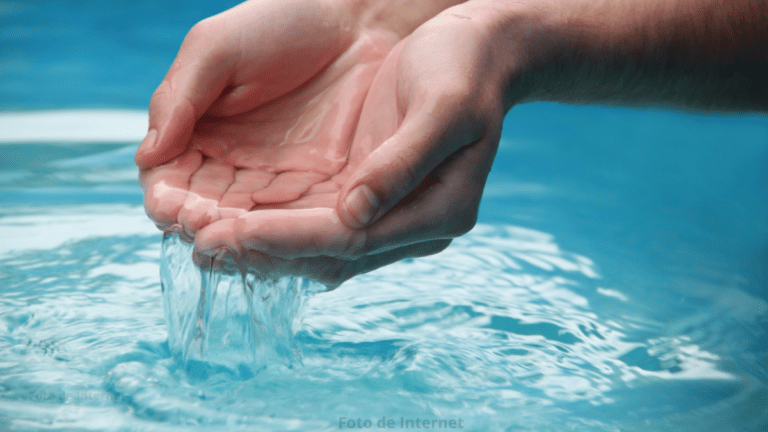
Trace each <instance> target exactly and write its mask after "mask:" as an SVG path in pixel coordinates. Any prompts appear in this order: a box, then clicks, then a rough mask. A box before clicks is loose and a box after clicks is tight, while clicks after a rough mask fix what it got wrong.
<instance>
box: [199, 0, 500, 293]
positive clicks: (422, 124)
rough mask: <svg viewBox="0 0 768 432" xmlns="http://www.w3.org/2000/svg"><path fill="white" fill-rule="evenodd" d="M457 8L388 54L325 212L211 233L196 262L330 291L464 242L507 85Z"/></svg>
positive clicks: (224, 225)
mask: <svg viewBox="0 0 768 432" xmlns="http://www.w3.org/2000/svg"><path fill="white" fill-rule="evenodd" d="M464 9H465V8H464V7H463V6H459V7H455V8H452V9H448V10H446V11H445V12H443V13H441V14H439V15H438V16H436V17H435V18H433V19H432V20H430V21H428V22H427V23H425V24H424V25H422V26H421V27H419V28H418V29H417V30H416V31H415V32H414V33H413V34H411V35H410V36H408V37H407V38H406V39H405V40H403V41H402V42H401V43H400V44H398V45H397V46H396V47H395V48H394V49H392V50H391V51H390V52H389V54H388V56H387V57H386V59H385V60H384V61H383V63H382V65H381V67H380V68H379V69H378V73H377V74H376V77H375V78H374V79H373V81H372V83H371V85H370V91H369V92H368V94H367V96H366V98H365V103H364V105H363V107H362V111H361V114H360V120H359V122H358V124H357V129H356V131H355V136H354V139H353V141H352V145H351V147H350V149H349V157H348V160H347V165H346V166H345V167H344V169H343V170H342V171H341V172H340V173H339V174H338V175H337V176H336V177H335V178H336V180H337V184H338V185H340V186H341V187H340V190H335V191H333V192H332V193H329V194H327V195H325V196H324V197H323V199H322V203H321V202H320V200H318V201H317V202H315V203H313V204H314V205H313V206H314V207H321V208H314V209H305V210H285V209H283V210H263V211H255V212H250V213H247V214H244V215H241V216H240V217H238V218H236V219H226V220H221V221H218V222H216V223H213V224H210V225H208V226H207V227H205V228H203V229H202V230H200V232H199V233H198V235H197V238H196V258H197V260H198V262H200V263H204V262H205V261H206V256H218V257H219V258H220V259H222V260H223V261H225V262H230V263H234V264H236V265H240V266H245V267H250V268H256V269H259V270H260V271H262V272H269V274H270V275H271V276H279V275H282V274H294V275H301V276H306V277H309V278H311V279H315V280H318V281H320V282H322V283H325V284H327V285H329V286H332V287H333V286H337V285H339V284H340V283H341V282H343V281H345V280H347V279H349V278H350V277H352V276H354V275H356V274H359V273H363V272H367V271H370V270H373V269H375V268H378V267H381V266H383V265H386V264H389V263H391V262H394V261H397V260H400V259H403V258H406V257H415V256H424V255H429V254H432V253H436V252H439V251H441V250H443V249H444V248H446V247H447V246H448V245H449V244H450V242H451V239H452V238H454V237H456V236H459V235H462V234H464V233H466V232H467V231H469V230H470V229H471V228H472V227H473V226H474V224H475V221H476V218H477V210H478V206H479V202H480V197H481V195H482V190H483V187H484V184H485V180H486V177H487V175H488V172H489V171H490V167H491V165H492V162H493V158H494V155H495V151H496V148H497V145H498V141H499V137H500V132H501V123H502V120H503V117H504V105H503V97H502V91H501V90H502V85H503V81H504V80H503V78H504V77H503V76H502V74H501V72H500V70H498V69H496V68H495V66H496V65H495V64H494V62H493V59H494V49H493V45H492V44H490V43H488V40H487V37H488V35H487V34H486V33H485V32H484V31H483V28H482V27H481V26H482V24H483V23H482V21H477V20H468V19H465V18H464V17H463V16H462V13H463V12H464ZM468 12H471V11H468ZM358 187H362V188H363V189H358ZM356 190H357V192H356ZM350 191H352V192H350ZM305 199H307V198H304V197H303V198H300V199H299V200H297V201H295V202H294V203H299V202H301V201H302V200H305ZM307 207H309V206H307ZM322 207H330V208H322Z"/></svg>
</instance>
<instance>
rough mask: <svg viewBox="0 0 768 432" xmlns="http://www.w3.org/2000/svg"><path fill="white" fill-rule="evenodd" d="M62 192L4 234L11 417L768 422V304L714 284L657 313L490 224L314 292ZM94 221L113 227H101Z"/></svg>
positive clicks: (521, 231) (84, 424)
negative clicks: (47, 226)
mask: <svg viewBox="0 0 768 432" xmlns="http://www.w3.org/2000/svg"><path fill="white" fill-rule="evenodd" d="M48 211H49V212H50V214H48V215H47V217H49V218H51V219H55V220H57V222H58V225H57V226H58V227H60V229H61V230H62V231H61V232H60V233H59V237H56V238H55V239H53V240H51V239H47V240H46V239H43V238H41V239H39V241H36V243H34V244H29V245H28V247H24V246H23V245H20V244H18V243H17V244H16V245H15V247H14V250H12V251H11V250H7V249H0V277H2V279H1V280H2V287H0V288H1V289H2V296H0V376H2V381H0V399H2V403H0V429H3V430H15V429H18V430H42V429H52V430H64V429H66V430H137V431H139V430H140V431H146V430H176V429H175V428H181V429H183V430H190V429H191V430H205V431H208V430H248V431H253V430H328V431H331V430H338V429H339V419H340V417H344V418H346V419H350V418H354V419H357V418H361V419H363V420H365V419H370V420H372V421H373V424H374V427H375V422H376V421H377V420H380V419H381V418H383V417H386V418H391V419H396V420H398V421H399V419H400V418H401V417H403V418H404V419H415V418H422V419H437V420H439V419H447V420H451V419H462V421H463V423H462V424H463V425H464V426H465V430H478V431H481V430H483V431H485V430H510V431H517V430H535V431H545V430H553V431H555V430H557V431H561V430H583V431H615V430H670V431H671V430H675V431H677V430H703V429H706V428H707V427H709V428H712V427H715V428H716V429H717V430H757V428H758V426H759V425H761V424H764V423H765V421H766V414H765V413H764V410H761V409H759V407H760V406H763V407H764V403H763V404H762V405H761V404H760V400H761V398H764V396H765V386H764V385H763V384H762V383H763V382H764V381H763V379H764V374H765V368H764V367H763V366H759V364H760V359H756V358H751V357H750V355H751V354H750V353H752V352H759V351H757V350H755V349H754V347H755V346H756V345H759V344H760V341H761V340H762V341H764V336H765V335H764V328H765V326H764V323H765V319H766V316H765V312H764V311H763V312H762V313H758V315H754V314H753V315H750V316H749V320H747V318H744V317H741V318H738V319H740V320H742V321H734V320H736V319H737V318H734V316H735V315H731V314H728V313H723V309H721V308H718V306H717V305H718V303H717V302H713V304H712V305H711V306H710V307H701V308H699V312H698V313H697V314H694V315H691V314H688V313H687V311H688V310H689V308H687V307H686V308H680V310H679V313H678V314H677V315H671V316H670V317H669V321H668V322H659V321H656V320H652V319H649V318H647V317H646V316H644V315H642V314H641V313H640V312H638V310H643V309H644V308H645V307H648V306H649V305H652V304H653V299H648V298H638V297H637V296H636V295H635V294H634V293H633V292H632V290H628V289H621V288H619V287H614V286H611V285H610V283H609V282H610V281H609V280H607V278H606V277H605V276H603V274H604V273H606V272H607V271H608V269H600V268H599V267H598V265H596V264H595V263H593V262H592V261H591V260H590V259H589V258H587V257H584V256H581V255H579V254H575V253H570V252H567V251H563V250H561V248H560V247H559V246H558V245H557V243H556V242H555V241H554V239H553V238H552V236H550V235H549V234H546V233H542V232H539V231H534V230H530V229H526V228H523V227H516V226H508V225H481V226H478V227H477V228H476V229H475V230H474V231H473V232H472V233H470V234H469V235H467V236H465V237H463V238H460V239H458V240H456V241H455V242H454V244H453V245H452V246H451V247H450V248H449V249H448V250H446V251H445V252H443V253H441V254H439V255H436V256H433V257H427V258H422V259H415V260H406V261H403V262H400V263H398V264H395V265H392V266H389V267H386V268H383V269H380V270H377V271H375V272H372V273H370V274H366V275H362V276H359V277H357V278H355V279H353V280H351V281H350V282H348V283H346V284H344V285H343V286H341V287H340V288H339V289H337V290H334V291H332V292H327V293H319V294H315V295H313V296H309V295H307V293H308V292H311V291H315V290H316V289H317V288H318V287H317V286H311V285H309V284H307V283H305V282H300V281H298V280H284V281H279V282H278V283H274V282H259V281H257V280H256V279H255V277H254V276H252V275H251V276H247V277H245V278H242V277H235V276H231V275H220V274H216V273H210V272H202V271H200V270H199V269H197V268H195V267H194V266H193V264H192V261H191V254H190V247H189V246H188V245H185V244H183V243H181V242H180V241H178V239H177V238H176V237H173V236H171V237H168V238H166V241H165V244H164V246H163V250H162V251H161V250H160V249H159V247H158V246H159V245H158V243H159V241H158V240H159V238H158V236H157V235H156V234H155V233H154V228H153V227H152V226H151V224H150V223H149V222H147V221H146V219H145V216H144V214H143V211H142V210H141V209H140V208H138V207H126V206H92V207H89V208H88V211H87V212H84V211H83V207H74V208H70V209H66V208H64V209H55V208H52V209H49V210H48ZM15 212H16V213H15V214H10V213H7V212H6V213H4V214H0V216H2V217H0V235H2V236H3V238H10V236H8V234H9V233H10V232H14V233H15V235H16V236H23V235H24V232H25V230H29V232H33V231H35V230H39V228H40V225H39V218H40V217H41V215H40V211H35V212H29V213H25V212H24V211H23V210H15ZM84 213H86V214H84ZM84 223H85V224H89V225H90V226H91V228H93V232H101V231H100V229H101V228H99V227H100V226H103V225H109V226H111V228H112V234H110V235H108V236H89V235H87V234H85V232H86V231H85V230H82V229H79V228H77V227H80V226H81V225H82V224H84ZM70 225H71V227H70ZM68 227H69V228H71V229H69V230H68ZM104 232H107V231H104ZM66 236H68V237H66ZM65 237H66V238H65ZM54 240H55V243H50V244H49V243H46V241H54ZM161 254H162V255H163V256H164V257H165V259H164V260H163V262H162V264H163V265H162V269H163V273H164V277H163V279H164V288H163V289H164V293H163V292H161V287H160V284H159V278H158V274H157V268H158V262H159V260H158V256H160V255H161ZM744 296H745V295H744V294H742V295H741V297H739V296H736V295H729V297H728V298H729V299H730V300H729V308H730V309H728V310H740V309H743V307H742V306H739V305H738V304H736V303H738V302H739V301H744V302H747V303H748V302H752V301H753V300H754V299H750V298H748V296H747V297H744ZM740 299H741V300H740ZM163 301H166V313H165V315H164V313H163V307H162V302H163ZM717 301H718V302H720V301H722V299H718V300H717ZM747 303H745V304H747ZM750 304H751V303H750ZM638 306H644V307H643V308H639V307H638ZM750 310H755V311H758V312H759V311H762V310H763V309H760V308H757V309H755V307H754V306H752V307H751V309H750ZM166 319H168V320H167V323H166ZM761 323H762V324H761ZM734 339H739V340H741V342H740V343H734Z"/></svg>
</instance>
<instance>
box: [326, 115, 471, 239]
mask: <svg viewBox="0 0 768 432" xmlns="http://www.w3.org/2000/svg"><path fill="white" fill-rule="evenodd" d="M461 117H462V116H457V117H455V118H454V119H453V120H454V121H450V120H449V121H444V119H440V118H435V116H434V114H433V111H432V112H431V110H424V111H422V112H421V113H419V114H415V115H414V116H413V117H412V118H410V119H409V118H408V116H406V118H405V120H404V122H403V124H402V125H401V126H400V128H399V129H398V130H397V132H395V135H393V136H392V137H391V138H390V139H388V140H387V141H385V142H384V143H382V144H381V145H380V146H379V147H378V148H377V149H376V150H374V151H373V152H371V153H370V154H369V155H368V156H367V157H366V158H365V159H364V160H363V163H362V164H361V165H360V166H359V167H358V168H357V169H356V170H355V171H354V172H353V174H352V176H351V177H350V180H349V181H348V182H347V183H346V184H345V186H344V187H343V188H342V190H341V191H340V193H339V198H338V201H337V203H336V210H337V213H338V214H339V218H340V219H341V220H342V221H343V222H344V224H345V225H347V226H349V227H350V228H354V229H361V228H364V227H366V226H368V225H370V224H371V223H373V222H375V221H376V220H378V219H379V218H380V217H382V216H383V215H384V214H386V213H387V211H389V210H390V209H391V208H392V207H394V206H395V205H397V203H399V202H400V200H402V199H403V198H404V197H405V196H406V195H408V194H409V193H411V192H412V191H413V190H414V189H416V187H417V186H419V185H420V184H421V182H422V181H423V180H424V178H425V177H426V176H427V175H428V174H429V173H430V172H432V171H433V170H434V169H435V168H436V167H437V166H438V165H439V164H440V163H441V162H443V161H444V160H445V159H446V158H448V157H449V156H450V155H451V154H453V153H455V152H456V151H458V150H459V149H460V148H462V147H464V146H465V145H468V144H471V143H472V142H474V141H476V140H478V139H480V137H481V133H480V132H481V128H480V127H479V124H478V122H476V121H466V118H464V119H461ZM441 120H443V121H441Z"/></svg>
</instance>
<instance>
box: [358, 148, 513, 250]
mask: <svg viewBox="0 0 768 432" xmlns="http://www.w3.org/2000/svg"><path fill="white" fill-rule="evenodd" d="M497 144H498V139H495V138H487V139H483V140H480V141H478V142H477V143H475V144H472V145H469V146H467V147H464V148H462V149H460V150H459V151H458V152H456V153H455V154H453V155H451V156H450V157H449V158H448V159H446V160H445V161H444V162H443V163H442V164H440V165H439V166H438V167H437V168H436V169H435V170H434V171H433V172H432V173H430V174H429V175H428V176H427V177H426V178H425V179H424V181H423V182H422V183H421V184H420V185H419V186H418V187H416V188H415V189H414V190H413V192H411V194H409V195H408V196H406V197H405V198H404V199H403V200H401V202H400V203H398V205H397V206H395V207H394V208H393V209H392V210H390V211H389V212H388V213H387V214H385V215H384V216H383V217H382V218H381V219H379V221H378V222H376V223H375V224H373V225H371V226H370V227H368V228H367V229H365V231H366V241H365V244H364V245H363V247H362V248H361V252H362V253H366V254H370V253H377V252H380V251H382V250H387V249H391V248H399V247H403V246H405V245H408V244H411V243H415V242H423V241H428V240H434V239H450V238H455V237H459V236H462V235H464V234H466V233H467V232H469V231H470V230H471V229H472V228H474V226H475V223H476V222H477V213H478V210H479V207H480V200H481V198H482V193H483V188H484V187H485V181H486V179H487V178H488V173H489V172H490V170H491V166H492V165H493V159H494V157H495V154H496V148H497Z"/></svg>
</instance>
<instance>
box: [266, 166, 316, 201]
mask: <svg viewBox="0 0 768 432" xmlns="http://www.w3.org/2000/svg"><path fill="white" fill-rule="evenodd" d="M326 178H328V175H327V174H321V173H314V172H309V171H294V172H292V171H286V172H283V173H280V174H278V175H277V177H275V178H274V179H273V180H272V182H271V183H270V184H269V185H268V186H267V187H266V188H264V189H261V190H257V191H255V192H254V193H253V194H252V195H251V198H252V199H253V201H254V202H255V203H256V204H275V203H284V202H289V201H293V200H295V199H297V198H299V197H300V196H301V195H302V194H304V192H306V191H307V190H309V188H310V187H312V185H314V184H317V183H320V182H322V181H324V180H325V179H326Z"/></svg>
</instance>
